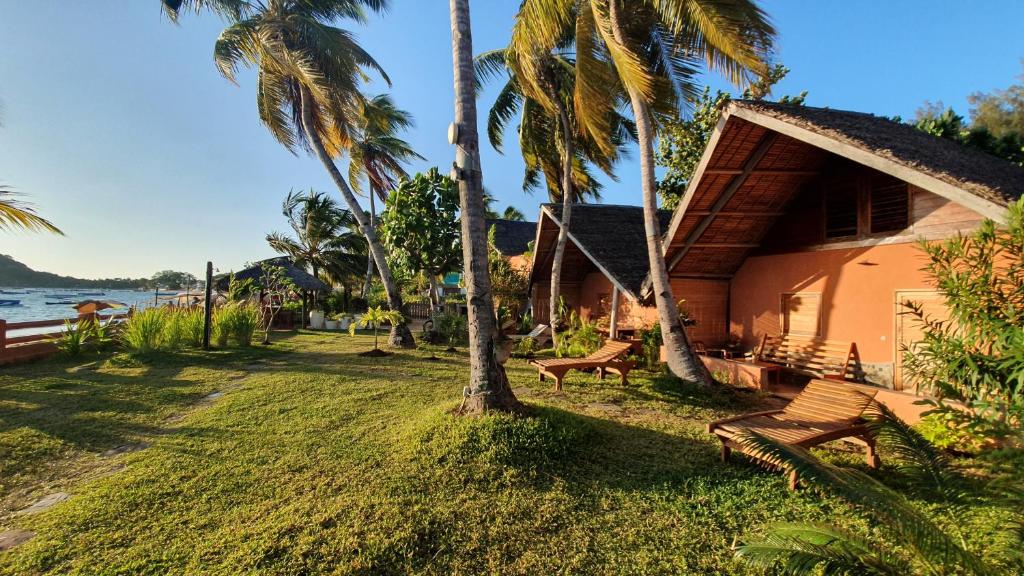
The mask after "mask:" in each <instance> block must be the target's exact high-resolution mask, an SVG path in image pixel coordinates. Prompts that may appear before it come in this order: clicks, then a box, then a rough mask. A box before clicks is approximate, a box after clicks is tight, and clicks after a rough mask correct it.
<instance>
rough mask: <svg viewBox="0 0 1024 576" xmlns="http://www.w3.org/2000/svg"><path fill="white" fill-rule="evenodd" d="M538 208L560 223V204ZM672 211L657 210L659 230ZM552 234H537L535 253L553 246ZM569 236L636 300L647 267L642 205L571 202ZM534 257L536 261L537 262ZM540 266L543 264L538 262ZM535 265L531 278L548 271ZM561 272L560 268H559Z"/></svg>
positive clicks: (546, 251)
mask: <svg viewBox="0 0 1024 576" xmlns="http://www.w3.org/2000/svg"><path fill="white" fill-rule="evenodd" d="M541 209H542V212H543V213H546V214H547V215H549V217H550V218H551V219H553V220H554V221H555V223H556V224H557V226H559V227H560V226H561V217H562V205H561V204H544V205H543V206H542V207H541ZM671 217H672V213H671V212H669V211H668V210H659V211H658V220H659V226H660V227H661V230H662V231H664V230H665V229H666V227H667V226H668V223H669V220H670V219H671ZM555 238H556V236H555V235H545V234H542V235H541V239H542V243H543V244H544V246H543V247H541V246H538V247H537V251H538V253H541V252H543V253H544V254H547V253H548V252H550V251H553V250H554V242H555ZM569 240H570V242H571V243H572V244H573V245H574V246H575V247H576V248H577V249H579V251H581V252H582V253H583V255H585V256H586V257H587V259H588V260H589V261H590V262H591V263H592V264H593V265H594V266H595V267H596V268H597V269H598V270H600V271H601V272H602V273H603V274H604V275H605V276H607V277H608V279H609V280H611V281H612V283H613V284H617V285H618V286H619V288H620V289H621V290H622V291H623V292H625V293H626V295H627V296H629V297H630V298H632V299H634V300H636V299H637V297H638V295H639V294H640V288H641V286H642V285H643V282H644V279H645V278H646V277H647V274H648V271H649V270H650V267H649V265H648V258H647V234H646V233H645V231H644V213H643V208H641V207H639V206H620V205H611V204H575V205H573V208H572V221H571V222H570V223H569ZM540 260H541V259H540V258H539V257H538V259H537V261H538V262H540ZM540 266H544V264H540ZM550 266H551V265H550V262H547V263H546V270H541V269H538V268H537V265H535V272H534V274H535V280H536V279H539V277H541V275H543V276H546V275H548V274H550ZM563 274H564V271H563Z"/></svg>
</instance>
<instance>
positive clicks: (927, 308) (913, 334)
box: [893, 290, 948, 390]
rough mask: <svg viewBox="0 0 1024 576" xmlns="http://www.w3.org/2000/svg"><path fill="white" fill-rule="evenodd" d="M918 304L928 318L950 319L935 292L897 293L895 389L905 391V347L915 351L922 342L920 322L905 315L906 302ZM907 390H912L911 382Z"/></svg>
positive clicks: (909, 291) (894, 358)
mask: <svg viewBox="0 0 1024 576" xmlns="http://www.w3.org/2000/svg"><path fill="white" fill-rule="evenodd" d="M908 301H910V302H917V303H919V304H920V305H921V308H922V310H923V311H924V314H925V316H926V317H930V318H933V319H936V320H945V319H946V318H948V314H947V312H946V306H945V304H944V302H943V300H942V296H941V295H940V294H939V293H938V292H937V291H935V290H897V291H896V334H895V336H896V337H895V338H894V339H893V340H894V344H895V350H894V356H893V388H895V389H896V390H903V389H904V383H903V353H904V347H909V348H911V349H913V347H914V345H915V344H916V343H918V342H920V340H921V335H922V330H921V323H920V321H919V320H918V319H917V318H916V317H915V316H912V315H910V314H905V313H904V312H906V310H907V309H906V307H904V305H903V304H904V303H905V302H908ZM906 388H907V389H908V390H909V389H912V385H911V384H910V382H907V384H906Z"/></svg>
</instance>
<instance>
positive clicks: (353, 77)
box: [161, 0, 415, 347]
mask: <svg viewBox="0 0 1024 576" xmlns="http://www.w3.org/2000/svg"><path fill="white" fill-rule="evenodd" d="M161 2H162V5H163V6H164V9H165V12H167V13H168V14H170V16H171V18H172V19H174V20H176V19H177V17H178V16H179V14H180V12H181V11H182V10H184V9H195V10H201V9H204V8H205V9H210V10H214V11H217V12H219V13H221V14H225V15H227V16H228V17H229V18H230V19H231V21H232V23H231V24H230V25H229V26H228V27H227V28H226V29H225V30H224V31H223V32H221V35H220V37H219V38H218V39H217V43H216V45H215V47H214V61H215V63H216V65H217V68H218V70H219V71H220V72H221V74H222V75H223V76H224V77H225V78H227V79H228V80H230V81H232V82H234V81H235V78H236V75H237V72H238V68H239V67H240V66H246V67H254V68H256V76H257V99H256V104H257V108H258V110H259V115H260V120H261V121H262V122H263V123H264V125H266V127H267V129H268V130H269V131H270V133H271V135H273V136H274V138H275V139H276V140H277V141H278V142H280V143H281V144H282V145H283V146H284V147H285V148H287V149H288V150H289V151H292V152H294V151H295V150H296V148H301V149H304V150H307V151H309V152H311V153H312V154H313V155H315V156H316V157H317V158H318V159H319V160H320V162H321V163H322V164H323V165H324V168H325V169H326V170H327V172H328V174H329V175H330V176H331V179H332V180H333V181H334V183H335V185H336V186H337V187H338V190H339V192H340V193H341V196H342V197H343V198H344V199H345V203H346V204H347V206H348V208H349V211H350V212H351V213H352V214H353V216H354V217H355V219H356V221H357V222H358V223H359V228H360V230H361V231H362V232H363V234H364V236H365V237H366V240H367V244H369V248H370V254H371V256H372V258H373V260H374V261H375V262H376V263H377V267H378V269H379V270H380V276H381V282H382V284H383V285H384V289H385V290H386V292H387V294H388V305H389V306H390V307H391V308H392V309H395V310H397V309H401V307H402V295H401V293H400V291H399V290H398V286H397V285H396V283H395V281H394V279H393V278H392V276H391V271H390V269H389V268H388V267H387V263H386V261H385V253H384V248H383V246H382V245H381V243H380V241H379V239H378V238H377V235H376V232H375V231H374V229H373V227H372V226H371V225H370V221H369V218H368V216H367V214H366V213H365V212H364V211H363V210H362V208H361V207H360V206H359V201H358V200H357V199H356V197H355V194H354V193H353V191H352V189H351V187H350V186H349V185H348V183H347V182H346V181H345V178H344V177H343V176H342V175H341V172H340V171H339V170H338V167H337V166H336V165H335V163H334V158H336V157H338V156H341V155H342V154H343V153H344V152H345V151H346V148H347V147H348V146H349V144H350V143H351V142H352V139H353V136H354V133H355V131H356V130H358V126H357V125H356V124H355V119H356V118H358V116H359V113H358V112H359V108H360V105H361V104H362V102H363V96H362V94H361V93H360V92H359V87H360V84H361V83H362V82H363V81H364V80H365V79H366V77H367V74H368V71H375V72H377V73H379V74H380V75H381V77H382V78H383V79H384V80H385V81H387V82H390V80H389V79H388V77H387V75H386V74H385V73H384V71H383V69H382V68H381V67H380V65H379V64H378V63H377V62H376V61H375V60H374V59H373V58H372V57H371V56H370V55H369V54H368V53H367V52H366V51H365V50H363V49H362V48H361V47H360V46H359V45H358V44H357V43H356V42H355V40H354V38H353V37H352V35H351V34H350V33H349V32H347V31H345V30H342V29H340V28H337V27H335V26H332V25H330V23H332V22H334V21H336V20H339V19H350V20H354V21H357V22H362V21H364V20H365V10H366V9H369V10H373V11H382V10H384V9H385V8H386V7H387V2H386V1H385V0H316V1H302V2H284V1H274V2H259V3H256V2H248V1H242V0H239V1H237V2H235V1H231V0H191V1H188V0H161ZM391 344H392V345H395V346H405V347H412V346H414V345H415V344H414V340H413V337H412V333H411V332H410V331H409V327H408V326H407V325H405V324H404V323H401V324H397V325H395V326H393V327H392V331H391Z"/></svg>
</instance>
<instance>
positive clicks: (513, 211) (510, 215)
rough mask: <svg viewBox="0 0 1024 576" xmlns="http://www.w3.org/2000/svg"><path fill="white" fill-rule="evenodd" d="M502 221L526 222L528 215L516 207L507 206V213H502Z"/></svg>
mask: <svg viewBox="0 0 1024 576" xmlns="http://www.w3.org/2000/svg"><path fill="white" fill-rule="evenodd" d="M501 219H502V220H515V221H516V222H525V221H526V215H525V214H523V212H522V211H521V210H519V209H518V208H516V207H515V206H506V207H505V211H504V212H502V213H501Z"/></svg>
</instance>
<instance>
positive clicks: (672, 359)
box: [608, 2, 713, 386]
mask: <svg viewBox="0 0 1024 576" xmlns="http://www.w3.org/2000/svg"><path fill="white" fill-rule="evenodd" d="M608 6H609V16H610V20H611V22H612V34H613V36H614V37H615V41H616V42H618V43H619V44H622V45H624V44H625V42H624V41H623V34H622V29H621V24H620V22H619V15H618V2H609V3H608ZM628 92H629V102H630V105H631V106H632V108H633V117H634V119H635V120H636V136H637V142H638V143H639V144H640V176H641V185H642V188H643V198H644V233H645V234H646V235H647V260H648V263H649V265H650V268H651V284H652V286H653V289H654V305H655V306H656V307H657V309H658V324H660V325H661V337H662V340H663V341H664V346H665V357H666V361H667V363H668V368H669V370H671V371H672V373H673V374H675V375H676V376H678V377H680V378H682V379H683V380H686V381H687V382H691V383H694V384H700V385H703V386H711V385H712V382H713V380H712V378H711V373H710V372H709V371H708V369H707V366H705V365H704V363H703V362H701V360H700V358H698V357H697V355H696V354H694V352H693V348H691V347H690V341H689V339H688V338H687V337H686V330H684V329H683V320H682V318H680V317H679V306H677V305H676V300H675V297H674V296H673V294H672V285H671V283H670V282H669V278H668V268H667V267H666V266H665V253H664V251H663V246H662V243H661V226H659V224H658V196H657V192H656V190H657V185H656V180H655V177H654V126H653V123H652V121H651V110H650V108H648V106H647V102H646V101H645V100H644V98H643V96H642V95H641V94H640V93H639V92H638V91H637V89H636V88H634V87H632V86H631V87H629V88H628Z"/></svg>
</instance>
